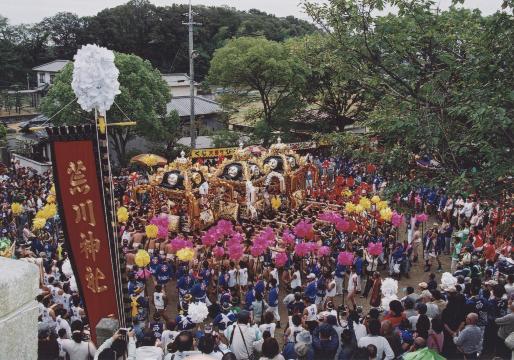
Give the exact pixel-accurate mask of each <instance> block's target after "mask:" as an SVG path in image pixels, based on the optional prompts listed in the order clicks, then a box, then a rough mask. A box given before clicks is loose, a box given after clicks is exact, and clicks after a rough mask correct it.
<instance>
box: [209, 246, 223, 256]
mask: <svg viewBox="0 0 514 360" xmlns="http://www.w3.org/2000/svg"><path fill="white" fill-rule="evenodd" d="M212 254H213V255H214V256H215V257H217V258H221V257H223V255H225V249H223V248H222V247H221V246H215V247H214V248H213V249H212Z"/></svg>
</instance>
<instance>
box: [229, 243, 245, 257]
mask: <svg viewBox="0 0 514 360" xmlns="http://www.w3.org/2000/svg"><path fill="white" fill-rule="evenodd" d="M227 250H228V257H229V259H230V260H234V261H237V260H239V259H241V258H242V257H243V255H244V250H243V247H242V246H241V245H234V246H231V247H229V248H228V249H227Z"/></svg>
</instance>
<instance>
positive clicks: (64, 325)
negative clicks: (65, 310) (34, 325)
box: [55, 315, 71, 338]
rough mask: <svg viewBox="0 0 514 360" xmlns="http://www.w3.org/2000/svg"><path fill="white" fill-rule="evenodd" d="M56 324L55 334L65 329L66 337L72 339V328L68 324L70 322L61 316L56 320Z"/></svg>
mask: <svg viewBox="0 0 514 360" xmlns="http://www.w3.org/2000/svg"><path fill="white" fill-rule="evenodd" d="M55 323H56V326H55V332H56V333H58V332H59V330H60V329H65V330H66V336H67V337H68V338H71V327H70V324H68V322H67V321H66V320H64V319H63V318H61V315H59V316H57V318H56V319H55Z"/></svg>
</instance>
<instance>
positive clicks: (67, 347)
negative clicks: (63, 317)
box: [61, 320, 96, 360]
mask: <svg viewBox="0 0 514 360" xmlns="http://www.w3.org/2000/svg"><path fill="white" fill-rule="evenodd" d="M61 345H62V349H63V350H64V351H65V352H66V354H68V356H69V357H70V360H88V359H90V358H92V357H93V356H94V355H95V352H96V347H95V344H93V342H92V341H90V340H89V338H88V337H87V336H86V334H85V333H84V325H83V324H82V321H80V320H75V321H74V322H72V323H71V340H70V339H64V340H62V342H61Z"/></svg>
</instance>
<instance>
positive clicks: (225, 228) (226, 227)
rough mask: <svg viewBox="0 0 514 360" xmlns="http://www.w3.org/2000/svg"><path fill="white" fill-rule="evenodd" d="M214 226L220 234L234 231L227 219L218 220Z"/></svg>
mask: <svg viewBox="0 0 514 360" xmlns="http://www.w3.org/2000/svg"><path fill="white" fill-rule="evenodd" d="M216 228H217V230H218V231H219V233H220V234H221V235H222V236H228V235H230V234H232V233H233V232H234V226H233V225H232V223H231V222H230V221H228V220H220V221H218V223H217V224H216Z"/></svg>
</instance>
